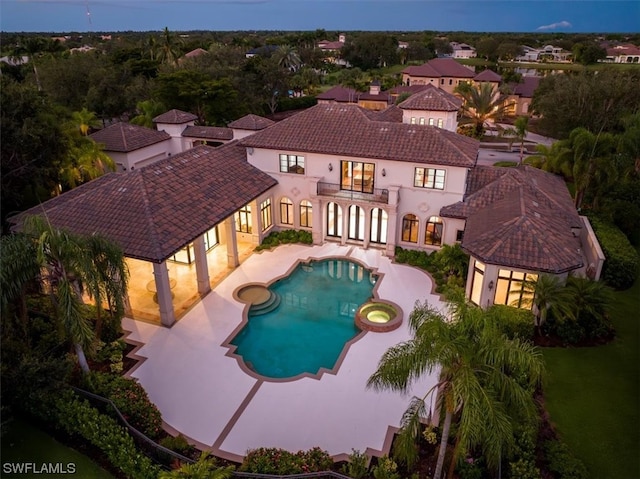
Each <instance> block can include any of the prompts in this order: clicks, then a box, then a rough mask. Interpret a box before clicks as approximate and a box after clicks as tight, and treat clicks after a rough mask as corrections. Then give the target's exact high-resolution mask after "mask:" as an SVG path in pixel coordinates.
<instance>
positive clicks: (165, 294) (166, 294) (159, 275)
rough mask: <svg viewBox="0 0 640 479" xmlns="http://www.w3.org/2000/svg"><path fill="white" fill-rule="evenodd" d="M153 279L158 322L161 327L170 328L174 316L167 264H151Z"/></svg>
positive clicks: (174, 318) (174, 320) (164, 262)
mask: <svg viewBox="0 0 640 479" xmlns="http://www.w3.org/2000/svg"><path fill="white" fill-rule="evenodd" d="M153 277H154V279H155V282H156V294H157V297H158V307H159V309H160V322H161V323H162V325H163V326H167V327H169V326H172V325H173V323H175V322H176V314H175V312H174V311H173V298H172V297H171V285H170V283H169V269H168V268H167V262H166V261H163V262H162V263H153Z"/></svg>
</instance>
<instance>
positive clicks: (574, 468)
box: [543, 440, 587, 479]
mask: <svg viewBox="0 0 640 479" xmlns="http://www.w3.org/2000/svg"><path fill="white" fill-rule="evenodd" d="M543 449H544V453H545V457H546V459H547V462H548V463H549V470H550V471H551V472H553V473H554V475H555V477H556V478H557V479H585V478H586V477H587V469H586V468H585V466H584V464H583V463H582V462H581V461H580V460H579V459H577V458H576V457H575V456H574V455H573V454H571V451H570V450H569V447H568V446H567V445H566V444H565V443H564V442H562V441H560V440H555V441H547V442H545V443H544V445H543Z"/></svg>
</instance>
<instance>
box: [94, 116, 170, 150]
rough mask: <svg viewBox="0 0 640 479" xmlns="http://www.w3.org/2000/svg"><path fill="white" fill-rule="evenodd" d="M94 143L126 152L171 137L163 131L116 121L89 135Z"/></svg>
mask: <svg viewBox="0 0 640 479" xmlns="http://www.w3.org/2000/svg"><path fill="white" fill-rule="evenodd" d="M89 136H90V137H91V138H92V139H93V141H95V142H96V143H102V144H103V145H104V149H105V150H106V151H117V152H121V153H128V152H130V151H135V150H139V149H140V148H144V147H145V146H150V145H154V144H156V143H160V142H161V141H165V140H168V139H170V138H171V136H170V135H169V134H168V133H167V132H165V131H157V130H152V129H151V128H146V127H144V126H138V125H132V124H130V123H124V122H118V123H114V124H113V125H109V126H108V127H106V128H103V129H102V130H99V131H96V132H95V133H92V134H91V135H89Z"/></svg>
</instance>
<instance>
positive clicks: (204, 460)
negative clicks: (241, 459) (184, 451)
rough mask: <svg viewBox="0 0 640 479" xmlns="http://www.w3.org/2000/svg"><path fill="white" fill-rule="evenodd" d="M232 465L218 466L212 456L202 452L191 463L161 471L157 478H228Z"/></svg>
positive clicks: (232, 468) (230, 474) (231, 473)
mask: <svg viewBox="0 0 640 479" xmlns="http://www.w3.org/2000/svg"><path fill="white" fill-rule="evenodd" d="M234 469H235V468H234V467H233V466H227V467H220V466H218V465H217V464H216V460H215V458H214V457H209V455H208V453H207V452H203V453H202V454H201V455H200V457H199V458H198V461H197V462H195V463H193V464H182V465H181V466H180V467H179V468H178V469H174V470H172V471H162V472H161V473H160V475H159V476H158V479H229V478H230V477H231V476H232V475H233V470H234Z"/></svg>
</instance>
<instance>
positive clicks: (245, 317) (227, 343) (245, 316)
mask: <svg viewBox="0 0 640 479" xmlns="http://www.w3.org/2000/svg"><path fill="white" fill-rule="evenodd" d="M332 259H335V260H347V261H350V262H352V263H356V264H358V265H360V266H362V267H363V268H365V269H368V270H370V271H371V272H372V273H373V274H375V275H377V276H378V280H377V281H376V283H375V284H374V285H373V288H372V290H371V294H372V300H373V301H380V302H382V301H383V300H380V299H379V298H378V287H379V286H380V283H382V280H383V278H384V273H381V272H380V271H379V270H378V268H376V267H375V266H369V265H367V264H365V263H364V262H363V261H361V260H359V259H357V258H352V257H350V256H347V255H340V256H336V255H329V256H322V257H315V256H308V257H307V258H305V259H298V260H296V261H294V262H293V264H292V265H291V266H290V267H289V268H288V269H287V270H286V271H285V272H284V273H283V274H281V275H278V276H276V277H274V278H272V279H271V280H270V281H269V282H267V283H261V282H255V281H254V282H248V283H243V284H241V285H240V286H238V287H237V288H235V289H234V290H233V293H232V296H233V299H234V300H235V301H237V302H238V303H241V304H244V307H243V309H242V320H241V321H240V323H239V324H238V325H237V326H236V327H235V328H234V329H233V331H231V333H230V334H229V335H228V336H227V337H226V338H225V340H224V341H223V342H222V343H221V344H220V345H221V346H222V347H224V348H227V349H228V351H227V352H226V353H225V356H227V357H230V358H233V359H235V360H236V362H237V363H238V366H239V367H240V369H242V371H244V372H245V374H247V375H248V376H251V377H253V378H255V379H257V380H259V381H265V382H272V383H285V382H292V381H297V380H299V379H304V378H310V379H317V380H320V379H321V378H322V376H323V375H324V374H331V375H334V376H335V375H336V374H338V371H339V369H340V367H341V366H342V363H343V362H344V359H345V357H346V355H347V353H348V352H349V349H350V348H351V346H352V345H353V344H355V343H356V342H358V341H359V340H360V339H362V338H363V337H364V336H365V335H366V333H367V331H363V330H360V332H359V333H357V334H356V335H355V336H354V337H353V338H351V339H350V340H349V341H347V342H345V343H344V347H343V348H342V351H341V352H340V354H339V355H338V359H336V362H335V365H334V366H333V368H331V369H328V368H325V367H321V368H320V369H319V370H318V372H317V373H301V374H297V375H296V376H291V377H288V378H272V377H270V376H263V375H262V374H260V373H258V372H256V371H254V370H253V369H252V368H251V367H250V366H249V365H247V363H246V362H245V360H244V358H243V357H242V356H241V355H239V354H237V353H236V350H237V348H238V347H237V346H236V345H235V344H231V341H232V340H233V339H234V338H235V337H236V336H237V335H238V334H239V333H240V331H241V330H242V328H244V327H245V326H246V325H247V324H248V323H249V311H250V309H251V303H250V302H247V301H244V300H243V299H242V298H241V297H240V294H239V293H240V292H241V291H242V290H243V289H244V288H247V287H250V286H260V287H265V288H267V289H268V288H269V287H270V286H271V285H272V284H273V283H275V282H277V281H279V280H281V279H284V278H286V277H287V276H289V275H291V273H292V272H293V270H294V269H295V268H296V267H297V266H298V265H299V264H302V265H304V264H305V263H310V262H312V261H326V260H332ZM367 303H368V302H367Z"/></svg>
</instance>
